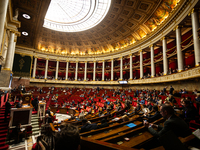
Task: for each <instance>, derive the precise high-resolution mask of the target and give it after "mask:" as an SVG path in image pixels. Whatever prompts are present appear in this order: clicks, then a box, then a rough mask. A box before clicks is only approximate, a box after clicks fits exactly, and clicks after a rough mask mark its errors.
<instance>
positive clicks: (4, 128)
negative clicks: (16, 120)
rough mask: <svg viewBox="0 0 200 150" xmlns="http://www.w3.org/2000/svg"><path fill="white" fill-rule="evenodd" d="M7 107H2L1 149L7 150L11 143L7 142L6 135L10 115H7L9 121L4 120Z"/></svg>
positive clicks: (0, 124) (0, 123)
mask: <svg viewBox="0 0 200 150" xmlns="http://www.w3.org/2000/svg"><path fill="white" fill-rule="evenodd" d="M4 113H5V107H2V108H0V150H7V149H8V147H9V145H8V144H6V137H7V132H8V122H9V118H10V116H8V117H7V121H6V122H4Z"/></svg>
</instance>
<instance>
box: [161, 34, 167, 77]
mask: <svg viewBox="0 0 200 150" xmlns="http://www.w3.org/2000/svg"><path fill="white" fill-rule="evenodd" d="M161 40H162V47H163V72H164V75H167V72H168V62H167V40H166V38H165V37H163V38H162V39H161Z"/></svg>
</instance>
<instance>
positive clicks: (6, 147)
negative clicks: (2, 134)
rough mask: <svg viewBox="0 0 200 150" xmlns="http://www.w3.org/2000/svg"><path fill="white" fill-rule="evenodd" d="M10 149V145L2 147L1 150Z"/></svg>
mask: <svg viewBox="0 0 200 150" xmlns="http://www.w3.org/2000/svg"><path fill="white" fill-rule="evenodd" d="M8 148H9V145H7V144H6V145H4V146H0V150H7V149H8Z"/></svg>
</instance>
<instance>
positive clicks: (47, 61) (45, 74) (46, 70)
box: [44, 59, 49, 79]
mask: <svg viewBox="0 0 200 150" xmlns="http://www.w3.org/2000/svg"><path fill="white" fill-rule="evenodd" d="M48 64H49V59H46V65H45V73H44V79H47V72H48Z"/></svg>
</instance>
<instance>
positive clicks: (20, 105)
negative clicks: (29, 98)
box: [16, 100, 22, 108]
mask: <svg viewBox="0 0 200 150" xmlns="http://www.w3.org/2000/svg"><path fill="white" fill-rule="evenodd" d="M16 108H22V100H20V101H19V102H18V103H17V105H16Z"/></svg>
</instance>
